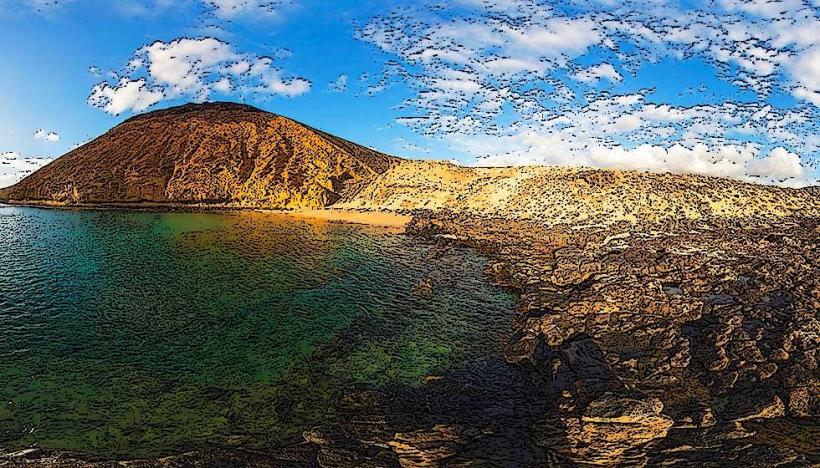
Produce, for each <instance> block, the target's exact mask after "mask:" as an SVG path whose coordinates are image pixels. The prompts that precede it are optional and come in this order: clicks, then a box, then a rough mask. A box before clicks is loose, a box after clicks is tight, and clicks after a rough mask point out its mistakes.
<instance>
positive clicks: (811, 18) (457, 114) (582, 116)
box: [357, 0, 820, 184]
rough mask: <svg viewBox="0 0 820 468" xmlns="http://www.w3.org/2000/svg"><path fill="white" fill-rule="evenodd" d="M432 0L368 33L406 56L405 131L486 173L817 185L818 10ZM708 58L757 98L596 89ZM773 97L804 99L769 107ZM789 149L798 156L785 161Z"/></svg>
mask: <svg viewBox="0 0 820 468" xmlns="http://www.w3.org/2000/svg"><path fill="white" fill-rule="evenodd" d="M429 5H432V6H431V8H429V9H428V10H427V11H426V12H424V14H420V13H419V12H418V8H398V9H395V10H393V11H392V12H391V13H389V14H388V15H385V16H381V17H377V18H374V19H372V20H371V21H370V22H368V23H367V24H365V25H364V26H363V27H361V28H360V29H359V30H358V32H357V35H358V37H359V39H361V40H362V41H365V42H368V43H371V44H373V45H374V46H376V47H378V48H379V49H381V50H382V51H384V52H386V53H388V54H391V55H392V56H393V61H392V64H391V66H390V67H389V72H390V74H389V75H388V74H387V73H385V74H384V76H383V77H381V78H380V79H381V80H382V81H384V80H390V79H392V80H395V81H396V82H402V83H406V84H407V85H409V86H410V87H411V89H412V90H413V91H415V93H414V97H412V98H410V99H408V100H406V101H405V102H404V103H403V106H402V109H404V110H406V114H407V115H405V116H402V117H400V118H399V119H398V122H399V123H401V124H404V125H407V126H409V127H411V128H412V129H414V130H416V131H417V132H418V133H420V134H422V135H425V136H428V137H432V138H443V139H445V140H446V141H454V142H456V144H457V145H458V148H459V149H461V150H462V151H465V152H467V153H468V154H471V155H473V156H475V157H477V158H479V162H480V163H482V164H486V163H496V164H505V165H507V164H522V163H536V162H537V163H549V164H568V165H591V166H596V167H620V168H627V167H628V168H634V169H649V170H669V171H673V172H693V173H698V174H708V175H721V176H725V177H734V178H739V179H744V180H751V179H752V178H754V177H764V178H766V179H767V180H775V179H780V178H785V179H789V180H790V181H791V182H789V183H791V184H795V183H796V181H797V180H798V179H800V178H801V177H804V175H805V171H804V170H802V169H801V172H800V173H799V174H798V172H797V170H796V168H797V167H800V168H804V167H806V158H808V159H809V160H811V159H812V158H815V157H816V155H817V152H818V137H817V134H818V132H817V125H818V124H817V122H818V119H817V108H816V107H814V106H815V105H817V103H818V100H820V94H818V89H820V83H818V81H817V80H818V79H820V78H818V77H820V69H817V66H818V65H817V64H818V63H820V56H817V54H818V53H820V52H818V50H820V49H818V48H817V45H816V43H817V38H818V37H820V21H818V17H817V11H816V9H815V8H813V7H812V5H811V4H809V3H808V2H807V1H803V0H782V1H778V0H767V1H760V2H757V1H752V2H748V1H742V2H741V1H734V0H720V1H719V2H718V3H717V4H714V3H713V2H706V1H703V2H698V1H696V2H688V3H682V2H657V1H654V0H625V1H622V2H610V1H580V0H577V1H572V2H569V4H568V3H567V2H558V1H550V0H548V1H543V2H533V1H529V0H504V1H502V2H484V1H481V0H458V1H457V2H452V3H450V4H447V5H444V4H442V3H440V2H436V3H432V2H431V3H430V4H429ZM695 57H696V58H699V59H700V60H701V61H702V62H706V63H709V64H712V65H713V70H714V72H715V74H716V76H717V77H719V78H723V79H724V80H727V81H729V82H731V83H733V84H735V85H736V86H738V87H740V88H743V89H747V90H751V91H753V92H756V93H757V94H758V100H757V102H753V103H739V102H733V101H726V102H723V103H715V104H703V105H698V106H692V107H684V106H676V105H673V104H671V103H669V102H663V101H661V102H653V101H651V100H650V99H649V98H648V96H650V95H651V94H652V90H650V89H647V90H641V91H640V92H637V93H633V94H629V95H621V96H613V95H611V94H610V93H608V92H606V91H601V90H600V89H598V85H599V84H600V83H601V82H602V81H607V82H611V83H619V82H621V81H622V80H623V76H624V75H623V74H634V73H636V72H637V71H638V70H639V69H640V68H641V67H642V66H644V65H645V64H647V63H653V62H658V61H660V60H662V59H664V58H672V59H688V58H695ZM596 61H597V64H595V63H596ZM589 63H593V64H594V65H591V66H589V65H582V64H589ZM385 70H388V67H385ZM775 88H777V89H778V90H779V91H781V92H784V93H791V94H792V95H794V96H795V97H796V98H798V99H800V100H802V101H803V103H802V104H800V105H798V106H791V107H789V108H777V107H774V106H772V105H769V104H767V103H766V102H767V100H768V97H769V96H770V95H771V94H772V92H773V90H774V89H775ZM379 89H383V86H381V87H380V88H379ZM778 147H780V148H781V150H783V151H787V152H788V154H789V155H791V156H789V157H788V158H785V159H784V157H783V156H782V155H780V153H779V151H780V150H774V148H778ZM739 148H742V150H741V149H739ZM769 151H771V154H769ZM772 158H774V159H772ZM795 158H796V160H795ZM764 161H769V162H768V163H766V162H764ZM789 161H790V162H792V163H796V164H792V165H788V164H787V162H789ZM747 163H748V164H747ZM787 167H790V168H791V170H786V169H785V168H787ZM776 168H779V169H777V170H776ZM801 180H802V179H801Z"/></svg>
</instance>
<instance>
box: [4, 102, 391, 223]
mask: <svg viewBox="0 0 820 468" xmlns="http://www.w3.org/2000/svg"><path fill="white" fill-rule="evenodd" d="M396 161H397V160H396V158H392V157H390V156H386V155H384V154H381V153H379V152H377V151H373V150H370V149H368V148H365V147H362V146H359V145H356V144H353V143H351V142H349V141H345V140H343V139H340V138H336V137H333V136H330V135H328V134H326V133H323V132H320V131H318V130H314V129H311V128H309V127H307V126H304V125H302V124H299V123H297V122H295V121H293V120H290V119H287V118H285V117H281V116H278V115H274V114H270V113H267V112H263V111H261V110H259V109H255V108H253V107H250V106H245V105H239V104H228V103H216V104H189V105H185V106H182V107H176V108H172V109H167V110H161V111H156V112H151V113H148V114H144V115H140V116H137V117H134V118H131V119H129V120H127V121H125V122H124V123H122V124H121V125H118V126H116V127H115V128H113V129H112V130H111V131H109V132H108V133H106V134H105V135H102V136H101V137H99V138H97V139H95V140H94V141H92V142H90V143H88V144H86V145H83V146H81V147H79V148H77V149H75V150H74V151H71V152H70V153H68V154H66V155H65V156H63V157H61V158H59V159H57V160H56V161H54V162H52V163H51V164H49V165H48V166H46V167H44V168H42V169H40V170H39V171H37V172H36V173H34V174H32V175H31V176H29V177H27V178H26V179H24V180H23V181H21V182H20V183H18V184H17V185H15V186H13V187H10V188H8V189H5V190H2V191H0V199H2V200H10V201H21V202H28V203H31V202H47V203H55V204H114V203H178V204H188V203H209V204H223V205H234V206H243V207H244V206H247V207H260V208H296V207H308V208H317V207H324V206H326V205H328V204H331V203H333V202H334V201H336V200H337V199H339V198H341V197H342V196H344V195H347V194H349V193H350V192H352V191H355V190H356V189H357V188H358V187H359V186H361V184H363V183H365V182H367V181H368V180H370V179H372V178H373V177H375V176H376V175H377V174H379V173H381V172H384V171H385V170H387V169H388V168H389V167H390V166H391V165H393V164H394V163H395V162H396Z"/></svg>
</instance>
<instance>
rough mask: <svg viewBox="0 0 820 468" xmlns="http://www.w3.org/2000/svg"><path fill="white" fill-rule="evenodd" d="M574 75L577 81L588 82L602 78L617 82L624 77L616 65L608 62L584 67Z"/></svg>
mask: <svg viewBox="0 0 820 468" xmlns="http://www.w3.org/2000/svg"><path fill="white" fill-rule="evenodd" d="M572 77H573V78H574V79H576V80H577V81H580V82H583V83H587V84H595V83H598V82H599V81H600V80H602V79H607V80H609V81H611V82H613V83H617V82H619V81H621V80H622V79H623V77H622V76H621V74H620V73H618V70H615V67H613V66H612V65H610V64H608V63H600V64H598V65H594V66H591V67H589V68H584V69H583V70H579V71H578V72H576V73H574V74H573V75H572Z"/></svg>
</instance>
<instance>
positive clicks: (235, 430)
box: [0, 206, 514, 457]
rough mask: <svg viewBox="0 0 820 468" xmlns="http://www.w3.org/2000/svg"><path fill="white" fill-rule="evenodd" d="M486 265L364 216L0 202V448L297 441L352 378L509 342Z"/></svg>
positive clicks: (93, 449)
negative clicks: (318, 217)
mask: <svg viewBox="0 0 820 468" xmlns="http://www.w3.org/2000/svg"><path fill="white" fill-rule="evenodd" d="M483 268H484V263H483V260H482V259H481V258H480V257H478V256H477V255H476V254H474V253H473V252H471V251H468V250H461V249H452V248H451V249H447V250H444V251H442V250H441V249H440V248H436V247H434V246H431V245H428V244H424V243H420V242H419V241H417V240H414V239H411V238H408V237H406V236H404V235H401V234H397V233H391V232H386V231H385V230H384V229H378V228H372V227H365V226H357V225H351V224H341V223H327V222H320V221H307V220H298V219H295V218H288V217H282V216H276V215H268V214H258V213H229V214H213V213H208V214H191V213H166V214H163V213H133V212H130V213H129V212H111V211H108V212H103V211H99V212H97V211H77V212H75V211H52V210H40V209H32V208H17V207H4V206H0V336H1V337H2V338H0V398H2V401H0V451H2V450H8V451H11V450H16V449H20V448H23V447H28V446H32V445H37V446H40V447H45V448H53V449H61V450H71V451H79V452H84V453H88V454H94V455H98V456H103V457H148V456H156V455H160V454H167V453H173V452H179V451H182V450H189V449H195V448H199V447H203V446H205V445H222V446H242V447H251V448H265V447H273V446H277V445H281V444H286V443H291V442H294V441H299V440H300V438H301V433H302V431H304V430H305V429H307V428H310V427H312V426H313V425H317V424H324V423H327V422H332V421H333V420H334V418H335V417H336V410H335V407H334V402H335V401H338V397H339V395H343V394H344V393H345V392H346V391H348V390H349V389H352V388H362V387H365V388H381V387H385V386H390V385H401V386H413V385H418V383H419V382H420V381H421V379H423V378H424V377H425V376H428V375H435V374H436V373H439V372H445V371H447V370H451V369H455V368H459V367H464V366H469V365H470V363H471V362H474V361H478V360H481V359H483V357H484V356H486V355H488V354H496V355H497V354H498V353H500V349H501V346H502V342H503V335H504V334H505V333H507V332H508V331H509V330H510V329H511V327H512V325H511V322H512V312H511V311H512V308H513V300H514V299H513V297H512V296H511V295H510V294H509V293H507V292H505V291H503V290H501V289H499V288H496V287H493V286H491V285H490V284H488V283H487V281H486V279H485V277H484V275H483Z"/></svg>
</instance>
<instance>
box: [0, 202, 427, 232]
mask: <svg viewBox="0 0 820 468" xmlns="http://www.w3.org/2000/svg"><path fill="white" fill-rule="evenodd" d="M0 205H8V206H17V207H27V208H43V209H57V210H89V211H147V212H158V213H161V212H183V213H185V212H190V213H196V212H214V213H220V212H245V213H264V214H274V215H284V216H293V217H297V218H304V219H311V220H320V221H328V222H342V223H351V224H363V225H368V226H375V227H384V228H393V229H404V228H406V227H407V225H408V224H409V223H410V222H411V221H412V219H413V217H412V216H411V215H409V214H403V213H398V212H395V211H391V210H368V209H352V208H314V209H311V208H298V209H292V210H288V209H264V208H256V207H248V206H240V205H230V204H206V203H203V204H186V203H100V204H90V203H88V204H65V203H54V202H48V201H33V200H30V201H18V200H6V201H4V200H0Z"/></svg>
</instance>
